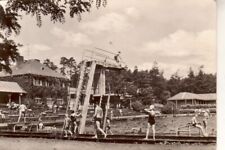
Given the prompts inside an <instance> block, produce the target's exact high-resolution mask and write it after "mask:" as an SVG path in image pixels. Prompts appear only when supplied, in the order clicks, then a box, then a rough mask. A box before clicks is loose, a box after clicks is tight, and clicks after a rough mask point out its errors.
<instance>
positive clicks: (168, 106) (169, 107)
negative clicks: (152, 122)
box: [162, 102, 178, 114]
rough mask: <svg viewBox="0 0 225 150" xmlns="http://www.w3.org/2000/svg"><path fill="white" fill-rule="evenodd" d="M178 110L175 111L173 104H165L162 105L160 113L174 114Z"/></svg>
mask: <svg viewBox="0 0 225 150" xmlns="http://www.w3.org/2000/svg"><path fill="white" fill-rule="evenodd" d="M177 112H178V110H177V109H176V107H175V105H174V104H173V103H170V102H169V103H167V104H166V105H164V107H163V108H162V113H163V114H176V113H177Z"/></svg>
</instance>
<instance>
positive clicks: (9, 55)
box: [0, 37, 19, 73]
mask: <svg viewBox="0 0 225 150" xmlns="http://www.w3.org/2000/svg"><path fill="white" fill-rule="evenodd" d="M0 40H1V37H0ZM18 46H19V45H17V44H15V42H14V41H13V40H8V39H6V38H4V39H3V42H2V43H1V42H0V72H1V71H3V70H5V71H6V72H9V73H11V72H12V70H11V68H10V64H11V63H12V62H15V61H16V58H17V57H18V56H19V53H18Z"/></svg>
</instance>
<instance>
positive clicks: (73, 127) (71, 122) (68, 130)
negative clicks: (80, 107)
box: [63, 103, 113, 138]
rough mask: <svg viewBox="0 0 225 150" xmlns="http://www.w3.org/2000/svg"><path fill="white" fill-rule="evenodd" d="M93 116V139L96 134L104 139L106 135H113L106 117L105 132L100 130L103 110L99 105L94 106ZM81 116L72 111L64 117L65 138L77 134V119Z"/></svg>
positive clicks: (108, 119)
mask: <svg viewBox="0 0 225 150" xmlns="http://www.w3.org/2000/svg"><path fill="white" fill-rule="evenodd" d="M94 112H95V113H94V115H93V121H94V126H95V136H94V138H97V137H98V132H100V133H101V134H103V135H104V137H106V136H107V134H108V133H110V134H113V133H112V131H111V126H110V118H109V117H106V130H105V131H104V130H103V129H102V128H101V123H102V120H103V110H102V108H101V107H100V106H99V104H97V103H96V104H95V111H94ZM80 116H81V113H76V112H75V111H72V112H71V114H70V116H69V115H68V114H66V115H65V119H64V127H63V129H64V133H65V137H67V136H68V134H69V135H70V136H72V135H74V134H77V133H78V126H79V121H78V118H79V117H80Z"/></svg>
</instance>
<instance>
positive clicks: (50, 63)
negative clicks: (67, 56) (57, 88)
mask: <svg viewBox="0 0 225 150" xmlns="http://www.w3.org/2000/svg"><path fill="white" fill-rule="evenodd" d="M43 64H44V65H46V66H47V67H48V68H50V69H52V70H54V71H56V70H57V69H58V67H57V66H56V65H55V64H54V63H53V62H52V61H50V59H45V60H44V62H43Z"/></svg>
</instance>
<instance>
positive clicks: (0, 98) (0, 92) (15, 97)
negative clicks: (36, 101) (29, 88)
mask: <svg viewBox="0 0 225 150" xmlns="http://www.w3.org/2000/svg"><path fill="white" fill-rule="evenodd" d="M26 93H27V92H26V91H24V90H23V89H22V88H21V87H20V86H19V84H17V83H16V82H7V81H0V104H6V103H8V102H9V103H11V102H15V103H18V104H21V102H22V99H23V98H24V97H25V95H26Z"/></svg>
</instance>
